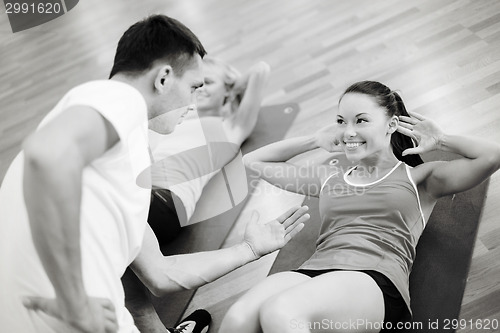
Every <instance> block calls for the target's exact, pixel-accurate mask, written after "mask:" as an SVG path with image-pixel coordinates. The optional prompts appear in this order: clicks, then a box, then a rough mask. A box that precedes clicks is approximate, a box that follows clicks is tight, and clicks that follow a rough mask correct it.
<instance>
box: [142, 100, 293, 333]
mask: <svg viewBox="0 0 500 333" xmlns="http://www.w3.org/2000/svg"><path fill="white" fill-rule="evenodd" d="M298 112H299V106H298V105H297V104H295V103H286V104H279V105H270V106H264V107H262V109H261V110H260V112H259V117H258V119H257V124H256V126H255V129H254V131H253V132H252V134H251V135H250V137H249V138H248V139H247V140H246V141H245V142H244V143H243V145H242V147H241V151H242V152H243V153H244V154H245V153H248V152H250V151H252V150H255V149H257V148H259V147H262V146H265V145H267V144H269V143H272V142H275V141H278V140H281V139H283V138H284V136H285V134H286V132H287V131H288V129H289V128H290V127H291V125H292V123H293V121H294V119H295V117H296V116H297V114H298ZM202 195H203V194H202ZM245 203H246V200H243V201H242V202H240V203H239V204H238V205H236V206H235V207H234V208H232V209H230V210H228V211H226V212H225V213H223V214H221V215H218V216H215V217H213V218H210V219H208V220H206V221H202V222H199V223H196V224H193V225H189V226H186V227H183V228H182V229H181V231H180V234H179V235H178V237H177V238H176V239H174V240H173V242H172V243H169V244H167V245H165V246H162V247H161V250H162V252H163V254H165V255H173V254H181V253H193V252H199V251H209V250H216V249H219V248H220V247H221V245H222V243H223V242H224V239H225V238H226V236H227V234H228V233H229V231H230V229H231V227H232V225H233V223H234V222H235V221H236V218H237V217H238V215H239V213H240V212H241V210H242V209H243V207H244V206H245ZM194 292H195V290H185V291H181V292H176V293H172V294H170V295H168V296H165V297H161V298H156V297H154V296H151V297H152V301H153V304H154V306H155V308H156V310H157V312H158V315H159V316H160V319H161V320H162V321H163V323H164V324H165V325H166V326H173V325H174V324H175V323H177V322H178V321H179V320H180V319H181V316H182V314H183V313H184V310H185V308H186V307H187V305H188V304H189V301H190V300H191V298H192V296H193V294H194Z"/></svg>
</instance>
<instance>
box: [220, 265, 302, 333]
mask: <svg viewBox="0 0 500 333" xmlns="http://www.w3.org/2000/svg"><path fill="white" fill-rule="evenodd" d="M309 280H311V278H310V277H308V276H307V275H304V274H301V273H297V272H281V273H277V274H273V275H271V276H268V277H267V278H266V279H265V280H264V281H262V282H260V283H259V284H257V285H256V286H255V287H253V288H252V289H250V290H249V291H248V292H247V293H246V294H245V295H243V296H242V297H241V298H240V299H239V300H238V301H236V303H234V304H233V306H232V307H231V308H230V309H229V311H228V312H227V313H226V315H225V316H224V319H223V320H222V324H221V327H220V330H219V333H234V332H238V333H258V332H261V328H260V324H259V309H260V307H261V305H262V304H263V303H264V302H265V301H266V300H267V299H268V298H269V297H271V296H273V295H276V294H277V293H279V292H282V291H284V290H286V289H288V288H291V287H293V286H295V285H297V284H300V283H304V282H307V281H309Z"/></svg>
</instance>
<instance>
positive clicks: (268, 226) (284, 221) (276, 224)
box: [244, 206, 310, 258]
mask: <svg viewBox="0 0 500 333" xmlns="http://www.w3.org/2000/svg"><path fill="white" fill-rule="evenodd" d="M308 209H309V207H307V206H302V207H293V208H290V209H289V210H288V211H287V212H286V213H284V214H283V215H281V216H279V217H278V218H277V219H275V220H272V221H269V222H267V223H262V222H261V223H259V213H258V212H257V211H254V212H253V214H252V217H251V218H250V221H249V222H248V224H247V227H246V230H245V237H244V238H245V242H246V243H247V244H248V245H249V246H250V248H251V249H252V251H253V253H254V255H255V257H256V258H259V257H261V256H263V255H266V254H268V253H271V252H273V251H276V250H279V249H281V248H282V247H283V246H285V244H286V243H288V241H290V239H292V238H293V237H294V236H295V235H297V234H298V233H299V232H300V231H301V230H302V228H304V222H306V221H307V220H309V218H310V216H309V214H306V212H307V210H308Z"/></svg>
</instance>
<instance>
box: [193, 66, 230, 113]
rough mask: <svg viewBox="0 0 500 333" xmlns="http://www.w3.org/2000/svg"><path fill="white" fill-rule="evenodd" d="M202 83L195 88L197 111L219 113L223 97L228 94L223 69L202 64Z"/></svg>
mask: <svg viewBox="0 0 500 333" xmlns="http://www.w3.org/2000/svg"><path fill="white" fill-rule="evenodd" d="M203 74H204V84H203V87H201V88H198V89H197V92H198V94H197V96H196V98H197V107H198V111H199V112H205V113H206V112H211V113H216V114H219V112H220V110H221V109H222V106H223V103H224V99H225V98H226V97H227V96H228V91H227V89H226V85H225V84H224V80H223V77H224V73H223V69H221V68H220V67H218V66H216V65H212V64H204V65H203Z"/></svg>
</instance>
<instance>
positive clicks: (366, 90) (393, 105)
mask: <svg viewBox="0 0 500 333" xmlns="http://www.w3.org/2000/svg"><path fill="white" fill-rule="evenodd" d="M347 93H359V94H365V95H368V96H372V97H373V98H375V100H376V101H377V104H378V105H379V106H381V107H383V108H384V109H386V110H387V115H388V116H389V117H392V116H407V117H409V116H410V115H409V114H408V111H406V107H405V105H404V103H403V100H402V99H401V96H400V95H399V94H398V93H397V92H395V91H392V90H391V89H390V88H389V87H387V86H386V85H384V84H382V83H380V82H377V81H361V82H357V83H354V84H353V85H351V86H350V87H349V88H347V89H346V91H345V92H344V93H343V94H342V96H341V97H340V100H342V97H344V95H345V94H347ZM340 100H339V102H340ZM391 145H392V151H393V152H394V155H395V156H396V158H397V159H398V160H400V161H403V162H405V163H406V164H408V165H411V166H417V165H419V164H422V163H423V162H424V161H422V158H421V157H420V155H418V154H415V155H406V156H403V155H402V153H403V151H404V150H406V149H408V148H413V147H414V143H413V140H412V139H411V138H410V137H408V136H406V135H404V134H401V133H399V132H394V133H393V134H392V136H391Z"/></svg>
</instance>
